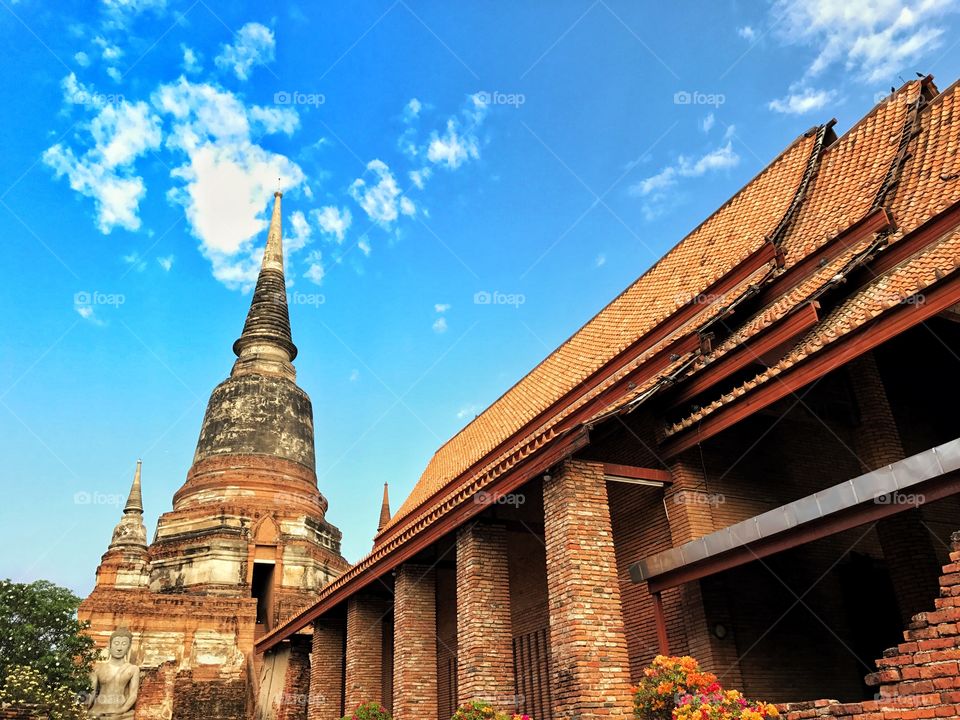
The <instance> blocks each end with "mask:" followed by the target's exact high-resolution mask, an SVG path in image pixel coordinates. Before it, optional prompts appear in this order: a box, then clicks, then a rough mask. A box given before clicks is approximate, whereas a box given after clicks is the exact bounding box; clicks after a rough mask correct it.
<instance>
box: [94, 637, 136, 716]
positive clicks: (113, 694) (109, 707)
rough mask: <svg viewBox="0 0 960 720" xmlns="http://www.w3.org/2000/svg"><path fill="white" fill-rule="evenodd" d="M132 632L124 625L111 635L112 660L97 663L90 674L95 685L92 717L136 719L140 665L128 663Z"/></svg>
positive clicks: (109, 651)
mask: <svg viewBox="0 0 960 720" xmlns="http://www.w3.org/2000/svg"><path fill="white" fill-rule="evenodd" d="M132 643H133V634H132V633H131V632H130V631H129V630H128V629H127V628H125V627H121V628H117V629H116V630H114V631H113V633H112V634H111V635H110V644H109V645H108V646H107V653H108V654H109V656H110V657H109V659H107V660H104V661H103V662H98V663H97V664H96V666H95V667H94V669H93V672H92V673H91V674H90V683H91V685H92V686H93V687H92V689H91V691H90V695H89V700H88V702H87V707H88V708H89V711H90V715H91V717H95V718H108V719H109V720H133V706H134V704H135V703H136V702H137V693H138V692H139V690H140V668H139V667H137V666H136V665H134V664H133V663H131V662H127V655H128V654H129V653H130V645H131V644H132Z"/></svg>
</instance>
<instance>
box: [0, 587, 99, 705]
mask: <svg viewBox="0 0 960 720" xmlns="http://www.w3.org/2000/svg"><path fill="white" fill-rule="evenodd" d="M79 604H80V598H78V597H77V596H76V595H74V594H73V593H72V592H70V591H69V590H67V589H66V588H62V587H59V586H57V585H54V584H53V583H51V582H47V581H46V580H38V581H36V582H32V583H29V584H24V583H15V582H12V581H10V580H0V683H3V684H4V685H7V684H8V682H7V681H8V679H9V678H10V677H11V675H15V674H16V673H17V672H18V671H20V670H21V669H22V668H30V669H32V670H34V671H36V672H37V673H39V675H40V677H41V678H42V681H43V683H44V684H45V685H46V686H47V688H49V689H52V690H57V689H60V688H63V689H65V690H67V691H69V692H70V693H71V694H74V695H76V694H77V693H82V692H84V691H86V690H87V689H88V688H89V674H90V670H91V669H92V667H93V661H94V659H95V657H96V650H95V648H94V642H93V640H92V639H91V638H89V637H88V636H87V635H85V634H84V633H83V630H84V624H82V623H81V622H80V621H79V620H78V619H77V606H78V605H79Z"/></svg>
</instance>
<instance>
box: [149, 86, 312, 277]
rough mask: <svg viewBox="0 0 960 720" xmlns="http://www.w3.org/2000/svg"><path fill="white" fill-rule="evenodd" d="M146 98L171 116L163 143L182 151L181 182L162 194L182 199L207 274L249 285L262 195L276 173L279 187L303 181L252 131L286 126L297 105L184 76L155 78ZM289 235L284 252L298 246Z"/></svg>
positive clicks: (268, 192)
mask: <svg viewBox="0 0 960 720" xmlns="http://www.w3.org/2000/svg"><path fill="white" fill-rule="evenodd" d="M152 100H153V104H154V106H155V107H156V108H157V109H158V111H160V112H161V113H162V114H164V115H166V116H168V117H169V118H170V119H171V122H172V127H171V131H170V132H169V134H168V136H167V139H166V143H165V144H166V146H167V148H168V149H170V150H172V151H174V152H179V153H183V154H184V155H185V156H186V162H184V164H182V165H180V166H179V167H177V168H174V170H173V171H172V172H171V176H172V177H173V178H174V180H179V181H182V185H181V186H179V187H176V188H174V189H173V190H171V191H170V192H169V193H168V195H169V197H170V198H171V199H172V200H173V201H174V202H177V203H179V204H180V205H182V206H183V207H184V209H185V211H186V214H187V220H188V221H189V223H190V228H191V230H192V232H193V234H194V235H195V236H196V237H197V238H198V239H199V240H200V249H201V251H202V252H203V253H204V255H206V256H207V257H208V258H209V259H210V261H211V263H212V264H213V274H214V277H216V278H217V279H218V280H220V281H221V282H223V283H224V284H226V285H227V286H228V287H246V286H249V285H250V284H252V283H253V282H254V281H255V280H256V276H257V272H258V269H259V254H260V252H262V248H260V247H254V244H253V240H254V238H256V237H257V236H258V235H259V234H260V233H262V232H263V230H264V229H265V228H266V226H267V219H266V216H265V212H264V211H265V210H266V205H265V203H266V202H267V200H268V199H270V198H271V196H272V195H273V191H274V190H275V189H277V183H278V178H279V183H280V190H282V191H286V190H289V189H291V188H296V187H299V186H300V185H301V184H302V183H303V181H304V174H303V171H302V170H301V169H300V166H299V165H297V164H296V163H295V162H293V161H292V160H290V159H289V158H287V157H285V156H283V155H280V154H277V153H273V152H270V151H268V150H265V149H264V148H263V147H261V146H260V145H257V144H256V143H254V142H253V140H252V139H251V133H252V131H254V130H256V131H257V132H265V133H267V134H269V133H275V132H287V131H288V130H290V129H291V128H293V127H295V126H296V120H295V117H296V111H294V110H293V109H290V108H284V109H282V110H280V111H279V112H280V113H281V115H277V114H276V112H275V111H274V109H272V108H271V109H269V111H268V110H264V109H263V108H258V107H257V106H253V107H249V108H248V107H246V106H245V105H244V104H243V103H242V102H241V101H240V99H239V98H237V97H236V96H235V95H234V94H233V93H231V92H228V91H226V90H223V89H221V88H217V87H214V86H212V85H209V84H206V83H193V82H190V81H189V80H187V79H186V78H184V77H181V78H180V79H179V80H177V81H176V82H174V83H169V84H166V85H161V86H160V87H159V88H158V89H157V90H156V92H154V94H153V97H152ZM284 114H286V115H287V116H284ZM291 115H292V117H290V116H291ZM305 226H306V223H305V222H304V223H303V226H302V227H305ZM293 229H294V232H296V227H294V228H293ZM295 238H296V235H295V234H293V235H291V236H290V239H289V240H288V243H287V246H288V247H287V251H288V252H289V251H290V248H291V247H297V245H298V242H297V241H296V239H295ZM304 242H305V241H304ZM299 244H300V245H302V244H303V243H299ZM314 275H316V271H314Z"/></svg>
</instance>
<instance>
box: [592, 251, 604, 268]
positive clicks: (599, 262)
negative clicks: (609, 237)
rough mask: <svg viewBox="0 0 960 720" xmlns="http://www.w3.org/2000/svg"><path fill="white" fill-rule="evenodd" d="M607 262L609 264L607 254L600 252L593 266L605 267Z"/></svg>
mask: <svg viewBox="0 0 960 720" xmlns="http://www.w3.org/2000/svg"><path fill="white" fill-rule="evenodd" d="M606 264H607V256H606V255H604V254H603V253H600V254H599V255H597V257H596V259H595V260H594V261H593V266H594V267H598V268H600V267H603V266H604V265H606Z"/></svg>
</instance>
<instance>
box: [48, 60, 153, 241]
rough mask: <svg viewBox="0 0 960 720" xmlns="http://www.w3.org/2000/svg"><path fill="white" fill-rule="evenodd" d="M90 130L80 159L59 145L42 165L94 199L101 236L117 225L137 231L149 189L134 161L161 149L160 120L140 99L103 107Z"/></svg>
mask: <svg viewBox="0 0 960 720" xmlns="http://www.w3.org/2000/svg"><path fill="white" fill-rule="evenodd" d="M71 78H72V82H73V83H76V78H75V76H73V74H72V73H71V75H70V76H68V77H67V78H66V79H65V80H64V84H63V87H64V92H65V95H66V94H68V92H69V89H70V86H71ZM86 128H87V129H88V130H89V133H90V137H91V139H92V141H93V143H92V146H91V147H90V148H88V149H87V150H86V151H85V152H83V153H82V154H81V155H80V156H77V155H76V154H75V153H74V151H73V149H71V148H69V147H66V146H64V145H62V144H60V143H58V144H56V145H54V146H53V147H51V148H48V149H47V150H46V152H44V154H43V161H44V162H45V163H46V164H47V165H49V166H50V167H51V168H53V170H54V172H55V173H56V175H57V177H58V178H59V177H63V176H66V177H67V179H68V180H69V182H70V187H71V188H72V189H73V190H75V191H77V192H79V193H80V194H82V195H85V196H86V197H89V198H92V199H93V200H94V206H95V209H96V215H97V227H98V228H99V229H100V232H102V233H105V234H106V233H109V232H111V231H112V230H113V229H114V228H115V227H122V228H126V229H127V230H137V229H138V228H139V227H140V217H139V214H138V211H139V207H140V200H141V199H142V198H143V196H144V194H145V193H146V187H145V185H144V183H143V179H142V178H141V177H139V176H136V175H134V174H133V163H134V161H135V160H136V159H137V158H138V157H140V156H141V155H143V154H144V153H146V152H148V151H151V150H154V149H156V148H158V147H159V146H160V142H161V132H160V119H159V118H158V117H157V116H156V115H155V114H154V113H153V112H151V110H150V108H149V106H148V105H147V104H146V103H144V102H142V101H141V102H137V103H129V102H127V101H123V102H120V103H115V104H109V105H103V106H102V107H100V108H99V112H98V113H97V115H96V116H95V117H94V118H93V120H91V122H90V123H89V124H88V125H87V126H86Z"/></svg>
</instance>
